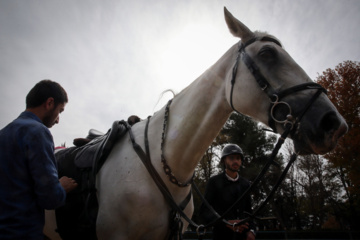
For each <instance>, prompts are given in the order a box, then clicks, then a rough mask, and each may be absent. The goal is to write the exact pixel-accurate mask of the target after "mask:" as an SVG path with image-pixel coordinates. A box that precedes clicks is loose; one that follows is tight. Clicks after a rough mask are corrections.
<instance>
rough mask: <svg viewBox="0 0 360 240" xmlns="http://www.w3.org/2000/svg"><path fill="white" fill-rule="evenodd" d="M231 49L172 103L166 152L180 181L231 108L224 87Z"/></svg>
mask: <svg viewBox="0 0 360 240" xmlns="http://www.w3.org/2000/svg"><path fill="white" fill-rule="evenodd" d="M231 52H233V51H230V50H229V51H228V53H226V54H225V55H224V56H223V57H222V58H221V59H220V60H219V61H218V62H217V63H216V64H214V65H213V66H212V67H211V68H209V69H208V70H207V71H206V72H205V73H204V74H202V75H201V76H200V77H199V78H198V79H197V80H195V81H194V82H193V83H192V84H191V85H190V86H188V87H187V88H186V89H184V90H183V91H182V92H181V93H179V94H178V95H177V96H176V97H175V98H174V99H173V102H172V104H171V106H170V114H169V122H168V127H167V133H166V141H165V147H164V156H165V158H166V160H167V162H168V164H169V166H170V167H171V168H172V171H173V173H174V175H175V176H177V177H178V180H179V181H182V182H184V181H186V180H188V179H189V178H190V177H191V176H192V174H193V172H194V169H195V167H196V165H197V164H198V162H199V161H200V159H201V157H202V156H203V155H204V153H205V151H206V150H207V148H208V147H209V146H210V145H211V143H212V141H213V139H214V138H215V137H216V136H217V134H218V133H219V131H220V130H221V128H222V126H223V125H224V124H225V122H226V120H227V119H228V118H229V115H230V113H231V112H232V109H231V107H230V106H229V104H228V102H227V100H226V95H225V92H226V91H225V90H226V81H227V80H230V79H228V75H227V74H228V72H230V70H231V67H232V65H233V64H229V62H232V59H233V58H234V57H233V56H232V55H233V54H231Z"/></svg>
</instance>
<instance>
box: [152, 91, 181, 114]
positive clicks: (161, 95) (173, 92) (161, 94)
mask: <svg viewBox="0 0 360 240" xmlns="http://www.w3.org/2000/svg"><path fill="white" fill-rule="evenodd" d="M168 92H169V93H172V94H173V98H174V97H175V96H176V95H177V93H176V92H175V90H173V89H167V90H164V91H162V92H161V93H160V96H159V98H158V100H157V102H156V104H155V106H154V110H155V108H156V106H157V105H158V104H159V102H160V100H161V98H162V97H163V96H164V94H165V93H168Z"/></svg>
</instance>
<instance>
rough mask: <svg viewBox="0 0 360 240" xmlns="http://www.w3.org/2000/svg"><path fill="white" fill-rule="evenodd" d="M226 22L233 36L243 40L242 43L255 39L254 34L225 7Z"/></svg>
mask: <svg viewBox="0 0 360 240" xmlns="http://www.w3.org/2000/svg"><path fill="white" fill-rule="evenodd" d="M224 14H225V21H226V24H227V25H228V28H229V30H230V32H231V33H232V35H234V36H235V37H239V38H241V41H242V42H247V41H248V40H250V39H252V38H254V37H255V35H254V33H253V32H252V31H251V30H250V29H249V28H248V27H247V26H245V25H244V24H243V23H242V22H240V21H239V20H237V19H236V18H235V17H234V16H233V15H232V14H231V13H230V12H229V11H228V10H227V9H226V7H224Z"/></svg>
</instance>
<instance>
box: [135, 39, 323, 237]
mask: <svg viewBox="0 0 360 240" xmlns="http://www.w3.org/2000/svg"><path fill="white" fill-rule="evenodd" d="M256 41H270V42H274V43H276V44H277V45H279V46H280V47H281V44H280V43H279V41H277V40H276V39H274V38H271V37H261V38H253V39H251V40H249V41H247V42H246V43H241V42H240V44H239V50H238V55H237V57H236V62H235V65H234V67H233V70H232V78H231V92H230V105H231V107H232V109H233V110H234V111H236V112H238V111H237V110H236V109H235V108H234V105H233V92H234V85H235V81H236V74H237V69H238V65H239V63H240V57H241V59H242V60H243V62H244V63H245V65H246V66H247V68H248V69H249V70H250V72H251V73H252V74H253V76H254V78H255V80H256V82H257V83H258V84H259V86H260V88H261V89H262V90H263V91H264V92H265V93H266V94H267V96H268V97H269V99H270V102H271V104H270V109H269V126H270V127H271V128H272V129H273V131H274V132H276V126H275V123H280V124H284V128H285V130H284V132H283V133H282V134H281V136H280V138H279V139H278V142H277V143H276V145H275V147H274V149H273V151H272V153H271V156H270V157H269V159H268V161H267V163H266V164H265V165H264V167H263V169H262V170H261V172H260V173H259V175H258V176H257V177H256V179H255V180H254V181H253V183H252V184H251V186H250V187H249V188H248V189H247V190H246V191H245V192H244V193H243V194H242V196H241V197H240V198H239V199H238V200H237V201H236V202H235V203H234V204H233V205H232V206H231V207H230V208H229V209H228V210H227V211H225V213H223V214H222V215H220V214H218V213H217V212H216V211H215V210H214V209H213V208H212V206H211V205H210V204H209V203H208V202H207V201H206V199H204V197H203V195H202V194H201V192H200V190H199V189H198V188H197V186H196V185H195V184H194V182H193V178H192V179H190V180H189V181H187V182H185V183H182V182H180V181H178V180H177V179H176V177H175V176H174V174H173V173H172V171H171V168H170V167H169V166H168V164H167V162H166V160H165V157H164V155H163V148H164V142H165V135H166V129H167V123H168V118H169V114H170V113H169V111H170V104H171V102H172V100H170V101H169V102H168V104H167V106H166V109H165V116H164V125H163V133H162V142H161V151H162V154H161V162H162V164H163V168H164V172H165V174H166V175H167V176H168V177H169V179H170V181H171V182H172V183H173V184H176V185H177V186H179V187H187V186H189V185H190V184H191V183H192V186H193V187H194V190H195V191H196V192H197V194H198V195H199V196H200V198H201V199H202V201H203V202H204V204H205V205H206V206H207V207H208V208H209V209H210V211H211V212H212V213H213V214H215V216H216V217H217V218H216V219H215V220H214V221H212V222H210V223H208V224H207V225H205V226H204V225H198V224H196V223H195V222H194V221H192V220H191V219H190V218H189V217H188V216H187V215H186V214H185V213H184V212H183V210H184V209H185V207H186V204H187V203H188V201H189V200H190V198H191V189H190V192H189V194H188V195H187V197H186V198H185V200H184V201H183V202H182V204H180V205H178V204H176V202H175V200H174V198H173V197H172V195H171V193H170V191H169V189H168V188H167V187H166V184H165V183H164V181H163V180H162V178H161V176H160V175H159V174H158V173H157V171H156V169H155V168H154V166H153V165H152V163H151V159H150V149H149V142H148V137H147V131H148V126H149V122H150V117H149V118H148V120H147V123H146V128H145V133H144V134H145V139H144V141H145V150H146V151H145V152H144V151H143V150H142V148H141V147H140V145H138V144H137V143H136V142H135V139H134V136H133V134H132V131H131V127H130V126H128V130H129V134H130V139H131V142H132V145H133V147H134V150H135V151H136V153H137V154H138V156H139V157H140V159H141V160H142V162H143V163H144V165H145V167H146V168H147V170H148V171H149V174H150V175H151V177H152V178H153V180H154V182H155V183H156V185H157V186H158V188H159V190H160V191H161V193H162V194H163V196H164V198H165V200H166V201H167V203H168V204H169V206H170V207H171V209H172V211H173V212H175V215H174V216H175V217H174V220H175V221H176V224H178V226H179V228H182V221H181V219H180V217H182V218H183V219H185V220H186V221H187V222H188V223H189V224H190V225H192V226H193V227H195V228H196V229H197V234H198V238H199V239H202V237H203V236H204V234H205V231H206V228H209V227H211V226H213V225H214V224H215V223H217V222H218V221H223V222H224V223H226V224H228V225H232V226H233V227H235V226H236V225H241V224H243V223H245V222H247V221H248V220H249V219H254V218H256V217H255V216H256V215H257V213H258V212H259V211H260V210H261V209H263V208H264V206H265V205H266V204H267V203H268V202H269V200H270V199H271V198H272V196H273V195H274V193H275V192H276V190H277V188H278V187H279V185H280V184H281V182H282V181H283V180H284V178H285V176H286V174H287V172H288V170H289V169H290V167H291V165H292V163H293V162H294V161H295V160H296V158H297V155H298V154H296V153H294V154H293V155H292V156H291V158H290V160H289V162H288V163H287V165H286V167H285V169H284V170H283V172H282V173H281V175H280V177H279V178H278V181H277V183H276V184H275V185H274V186H273V188H272V189H271V191H270V193H269V195H268V196H267V197H266V199H265V200H264V201H263V202H262V203H261V204H260V205H259V207H258V208H257V209H256V210H254V211H253V213H252V214H251V213H246V214H247V215H248V216H249V217H247V218H245V219H243V220H242V221H241V222H238V223H236V224H230V223H229V222H227V221H226V220H225V219H224V218H225V216H226V215H227V214H228V213H229V212H230V211H232V210H233V209H234V208H235V207H236V206H237V205H238V204H239V203H240V202H241V201H242V200H243V198H244V197H245V196H247V195H248V194H249V193H250V192H251V191H252V190H253V189H254V188H255V186H256V185H257V184H258V183H259V182H260V180H261V179H262V178H263V177H264V175H265V173H266V172H267V170H268V169H269V168H270V166H271V165H279V164H278V163H276V162H275V157H276V155H277V153H278V151H279V149H280V147H281V146H282V144H283V143H284V141H285V139H286V138H287V136H288V135H289V133H290V132H291V131H292V130H293V129H294V127H295V128H298V125H299V123H300V121H301V119H302V117H303V116H304V114H305V113H306V112H307V110H308V109H309V107H310V106H311V105H312V104H313V103H314V101H315V100H316V99H317V98H318V97H319V96H320V94H321V93H325V94H326V90H325V89H324V88H323V87H322V86H320V85H319V84H316V83H313V82H308V83H303V84H299V85H296V86H293V87H290V88H287V89H285V90H282V91H279V92H278V91H276V90H275V89H274V88H273V87H272V86H271V85H270V84H269V82H268V81H267V80H266V78H265V77H264V76H263V75H262V74H261V71H260V69H259V68H258V67H257V65H256V64H255V62H254V61H253V60H252V59H251V58H250V56H249V55H248V54H247V53H246V51H245V48H246V47H247V46H249V45H250V44H252V43H254V42H256ZM308 89H317V91H316V93H315V94H314V95H313V96H312V98H311V99H310V100H309V101H308V103H307V104H306V105H305V106H304V108H303V110H302V111H301V112H300V114H298V116H294V115H293V113H292V109H291V106H290V104H288V103H287V102H284V101H281V100H282V98H284V97H286V96H288V95H290V94H292V93H296V92H298V91H302V90H308ZM281 104H283V105H285V106H286V107H287V108H288V110H289V113H288V114H287V116H286V119H284V120H281V119H276V118H275V116H274V111H275V108H276V106H278V105H281ZM238 113H239V112H238ZM240 114H241V113H240ZM180 230H181V229H178V231H177V233H176V234H175V235H176V236H175V235H172V236H173V237H178V238H179V239H180V238H181V231H180Z"/></svg>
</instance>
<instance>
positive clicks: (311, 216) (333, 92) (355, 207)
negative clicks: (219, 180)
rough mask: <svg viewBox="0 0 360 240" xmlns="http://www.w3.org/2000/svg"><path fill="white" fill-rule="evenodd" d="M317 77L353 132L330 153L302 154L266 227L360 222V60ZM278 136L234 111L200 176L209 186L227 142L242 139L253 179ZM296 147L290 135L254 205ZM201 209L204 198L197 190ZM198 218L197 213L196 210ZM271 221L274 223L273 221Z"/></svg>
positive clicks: (204, 161)
mask: <svg viewBox="0 0 360 240" xmlns="http://www.w3.org/2000/svg"><path fill="white" fill-rule="evenodd" d="M317 82H318V83H319V84H321V85H323V86H324V87H325V88H326V89H328V96H329V99H330V100H331V101H332V102H333V104H334V105H335V106H336V108H337V109H338V111H339V112H340V114H341V115H342V116H344V118H345V119H346V121H347V123H348V125H349V132H348V133H347V134H346V135H345V137H343V138H341V140H340V141H339V144H338V147H337V148H336V149H335V150H334V151H332V152H330V153H328V154H326V155H324V156H316V155H309V156H302V157H298V159H297V161H296V162H295V164H294V165H293V166H292V168H291V169H290V172H289V173H288V175H287V178H286V179H285V181H284V182H283V183H282V185H281V186H280V188H279V189H278V192H277V193H276V194H275V196H274V198H273V199H271V201H270V204H268V206H267V207H266V208H265V209H264V210H263V211H261V212H260V215H261V216H262V217H266V218H267V219H268V222H266V221H260V222H258V224H259V227H260V229H262V227H263V226H264V225H267V229H275V226H278V227H279V228H278V227H277V228H276V229H288V230H290V229H297V230H303V229H311V230H319V229H321V228H327V229H340V228H341V229H343V230H345V229H348V227H351V228H353V229H354V228H356V227H357V226H358V225H360V223H359V219H360V218H359V215H360V161H359V160H360V159H359V156H360V148H359V147H358V145H359V142H360V64H359V63H358V62H351V61H346V62H343V63H341V64H339V65H338V66H336V68H335V69H334V70H332V69H327V70H326V71H325V72H323V75H321V76H318V78H317ZM276 139H277V137H276V135H273V134H268V133H266V132H265V131H263V130H262V125H260V124H259V123H256V122H254V121H252V120H251V119H249V118H248V117H245V116H243V115H241V114H237V113H234V114H232V115H231V117H230V118H229V120H228V121H227V122H226V124H225V126H224V127H223V129H222V131H221V132H220V133H219V135H218V136H217V138H216V139H215V140H214V142H213V144H212V145H211V146H210V147H209V149H208V150H207V152H206V153H205V154H204V156H203V158H202V159H201V161H200V164H199V165H198V168H197V170H196V176H195V182H196V183H197V184H198V186H199V188H200V190H201V191H202V192H204V189H205V185H206V182H207V181H208V179H209V178H210V177H211V176H213V175H215V174H216V173H218V172H219V171H222V169H221V166H220V165H219V160H220V153H221V149H222V148H223V147H224V145H225V144H227V143H235V144H238V145H239V146H240V147H241V148H242V149H243V151H244V153H245V159H244V161H243V168H242V169H241V171H240V174H241V175H242V176H243V177H245V178H247V179H248V180H250V181H253V180H254V179H255V177H256V176H257V174H258V173H259V172H260V170H261V168H262V167H263V166H264V164H265V162H266V161H267V159H268V156H269V154H270V152H271V151H272V149H273V147H274V143H275V141H276ZM292 152H293V147H292V144H291V142H290V141H289V142H288V141H287V142H286V144H285V150H284V147H283V148H282V152H281V153H282V154H279V156H278V158H277V159H276V161H277V162H279V165H280V167H275V166H274V167H271V168H270V170H269V171H268V173H267V174H266V176H265V178H264V180H263V181H262V182H260V184H259V186H258V187H257V188H256V190H255V191H254V192H253V193H252V198H253V199H254V201H253V205H254V208H256V207H257V206H259V204H260V203H261V202H262V201H263V200H264V198H265V196H266V195H267V194H268V193H269V191H270V190H271V186H273V185H274V184H275V182H276V180H277V177H278V175H279V173H280V171H281V170H282V169H283V168H284V162H285V160H284V159H288V157H289V156H290V154H291V153H292ZM194 200H195V213H196V209H197V208H198V207H199V206H200V204H201V200H200V198H199V197H197V196H196V195H194ZM194 218H195V219H196V214H195V216H194ZM268 223H271V225H272V226H273V227H270V226H271V225H269V224H268Z"/></svg>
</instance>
